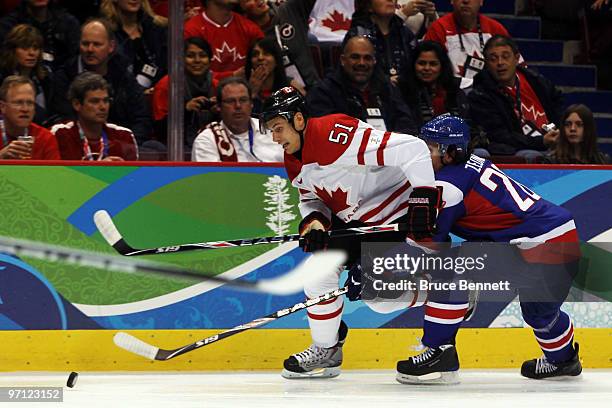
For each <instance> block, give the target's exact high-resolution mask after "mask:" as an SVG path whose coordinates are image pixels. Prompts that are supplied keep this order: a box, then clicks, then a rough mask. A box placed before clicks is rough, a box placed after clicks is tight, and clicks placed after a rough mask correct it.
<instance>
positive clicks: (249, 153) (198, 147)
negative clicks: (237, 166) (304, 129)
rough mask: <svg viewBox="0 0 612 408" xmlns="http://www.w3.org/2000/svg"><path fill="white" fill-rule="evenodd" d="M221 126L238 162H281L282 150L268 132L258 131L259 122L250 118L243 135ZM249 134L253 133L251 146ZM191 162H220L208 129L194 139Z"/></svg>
mask: <svg viewBox="0 0 612 408" xmlns="http://www.w3.org/2000/svg"><path fill="white" fill-rule="evenodd" d="M221 126H223V128H224V129H225V131H226V132H227V136H228V137H229V138H230V140H231V141H232V144H233V145H234V148H235V149H236V157H237V158H238V161H239V162H282V161H283V154H284V151H283V148H282V146H281V145H279V144H278V143H276V142H274V141H272V135H271V134H270V133H268V132H266V133H261V132H260V131H259V120H258V119H255V118H251V129H250V130H249V131H246V132H244V133H238V134H234V133H232V132H231V131H230V130H229V129H228V128H227V126H225V124H224V123H223V121H221ZM249 132H252V133H253V139H252V140H253V142H252V145H251V143H250V140H249ZM191 160H192V161H197V162H220V161H221V157H220V156H219V149H218V148H217V145H216V142H215V136H214V135H213V132H212V130H210V129H209V128H206V129H204V130H203V131H202V132H200V134H199V135H198V136H197V137H196V138H195V140H194V142H193V149H192V151H191Z"/></svg>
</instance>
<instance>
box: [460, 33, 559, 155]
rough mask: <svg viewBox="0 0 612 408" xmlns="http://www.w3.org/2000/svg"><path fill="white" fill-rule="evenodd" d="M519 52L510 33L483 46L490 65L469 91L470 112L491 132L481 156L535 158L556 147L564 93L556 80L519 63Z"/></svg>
mask: <svg viewBox="0 0 612 408" xmlns="http://www.w3.org/2000/svg"><path fill="white" fill-rule="evenodd" d="M519 56H520V54H519V50H518V46H517V45H516V42H514V40H512V39H511V38H509V37H506V36H502V35H495V36H493V37H491V38H490V39H489V41H487V43H486V45H485V47H484V57H485V61H486V69H485V70H483V71H482V72H481V73H480V74H478V75H477V76H476V77H475V78H474V89H473V90H472V92H471V93H470V94H469V95H468V102H469V104H470V116H471V118H472V119H473V121H474V122H475V124H477V125H480V126H481V127H482V128H483V129H484V131H485V132H486V133H487V139H488V145H487V144H484V145H479V146H475V147H476V148H477V149H476V151H475V153H476V154H478V155H479V156H481V157H485V158H489V157H490V156H491V155H515V156H520V157H523V158H525V160H526V161H527V162H533V161H535V160H537V159H538V158H541V157H542V156H543V155H544V154H545V152H546V151H547V150H548V149H549V148H551V147H552V146H554V144H555V143H556V141H557V139H558V137H559V131H558V130H557V127H558V126H557V124H558V123H559V121H560V118H561V112H562V103H561V92H560V91H559V90H558V89H556V88H555V86H554V85H553V83H552V82H550V81H549V80H548V79H546V78H544V77H543V76H541V75H539V74H536V73H535V72H532V71H530V70H528V69H526V68H524V67H522V66H520V65H519Z"/></svg>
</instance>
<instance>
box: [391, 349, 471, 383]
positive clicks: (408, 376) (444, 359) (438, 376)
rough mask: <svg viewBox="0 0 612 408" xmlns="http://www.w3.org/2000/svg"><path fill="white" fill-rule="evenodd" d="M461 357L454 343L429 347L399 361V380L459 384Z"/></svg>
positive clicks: (402, 381) (403, 381) (397, 377)
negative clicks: (416, 354)
mask: <svg viewBox="0 0 612 408" xmlns="http://www.w3.org/2000/svg"><path fill="white" fill-rule="evenodd" d="M458 371H459V357H458V356H457V349H456V348H455V346H454V345H452V344H444V345H441V346H439V347H434V348H430V347H427V348H426V349H425V350H424V351H423V352H422V353H421V354H419V355H418V356H414V357H410V358H409V359H408V360H402V361H398V362H397V376H396V379H397V381H399V382H401V383H403V384H458V383H459V376H458V374H457V372H458Z"/></svg>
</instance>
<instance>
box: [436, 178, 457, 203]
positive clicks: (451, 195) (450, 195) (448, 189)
mask: <svg viewBox="0 0 612 408" xmlns="http://www.w3.org/2000/svg"><path fill="white" fill-rule="evenodd" d="M436 186H440V187H442V201H443V202H444V208H449V207H453V206H455V205H457V204H459V203H460V202H462V201H463V197H464V194H463V191H461V189H459V188H458V187H457V186H455V185H454V184H452V183H449V182H448V181H443V180H436Z"/></svg>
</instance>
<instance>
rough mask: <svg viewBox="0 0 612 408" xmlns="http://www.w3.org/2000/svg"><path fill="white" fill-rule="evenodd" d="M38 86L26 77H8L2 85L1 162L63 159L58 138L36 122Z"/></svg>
mask: <svg viewBox="0 0 612 408" xmlns="http://www.w3.org/2000/svg"><path fill="white" fill-rule="evenodd" d="M35 98H36V94H35V91H34V84H33V83H32V81H31V80H30V79H28V78H26V77H23V76H19V75H11V76H8V77H6V78H5V79H4V81H2V85H1V86H0V113H1V114H2V119H0V138H1V139H0V159H13V160H20V159H26V160H27V159H32V160H59V158H60V154H59V151H58V148H57V142H56V141H55V138H54V137H53V135H52V134H51V132H49V131H48V130H47V129H45V128H43V127H41V126H38V125H36V124H35V123H32V119H34V109H35V107H36V100H35Z"/></svg>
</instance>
